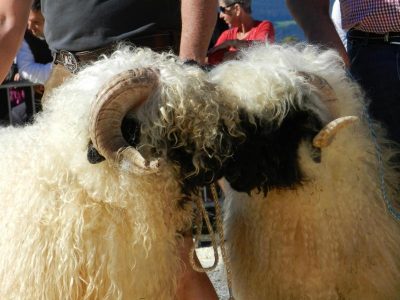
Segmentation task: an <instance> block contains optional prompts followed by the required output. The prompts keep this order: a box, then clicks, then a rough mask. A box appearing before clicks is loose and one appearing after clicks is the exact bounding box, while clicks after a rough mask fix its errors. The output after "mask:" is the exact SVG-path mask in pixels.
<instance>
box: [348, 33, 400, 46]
mask: <svg viewBox="0 0 400 300" xmlns="http://www.w3.org/2000/svg"><path fill="white" fill-rule="evenodd" d="M347 38H348V39H349V40H363V41H365V42H366V43H368V44H391V45H400V32H387V33H373V32H365V31H361V30H357V29H350V30H349V32H348V33H347Z"/></svg>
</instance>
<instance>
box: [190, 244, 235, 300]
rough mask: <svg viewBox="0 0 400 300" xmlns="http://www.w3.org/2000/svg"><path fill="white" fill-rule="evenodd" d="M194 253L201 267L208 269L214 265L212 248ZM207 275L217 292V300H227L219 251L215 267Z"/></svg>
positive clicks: (227, 295) (199, 249)
mask: <svg viewBox="0 0 400 300" xmlns="http://www.w3.org/2000/svg"><path fill="white" fill-rule="evenodd" d="M196 253H197V257H198V258H199V260H200V262H201V264H202V265H203V267H209V266H211V265H212V264H213V263H214V250H213V248H212V247H203V248H198V249H196ZM207 274H208V277H209V278H210V280H211V282H212V283H213V285H214V288H215V290H216V291H217V294H218V296H219V299H220V300H228V299H229V292H228V286H227V283H226V272H225V267H224V264H223V261H222V255H221V252H220V251H219V261H218V265H217V267H216V268H215V269H214V270H213V271H210V272H207Z"/></svg>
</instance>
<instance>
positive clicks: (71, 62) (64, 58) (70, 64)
mask: <svg viewBox="0 0 400 300" xmlns="http://www.w3.org/2000/svg"><path fill="white" fill-rule="evenodd" d="M58 54H59V57H60V60H61V61H59V62H60V63H61V64H62V65H63V66H64V67H65V68H67V69H68V71H70V72H71V73H72V74H75V73H76V72H78V70H79V63H78V60H77V58H76V57H75V55H74V54H73V53H71V52H69V51H66V50H60V51H59V52H58Z"/></svg>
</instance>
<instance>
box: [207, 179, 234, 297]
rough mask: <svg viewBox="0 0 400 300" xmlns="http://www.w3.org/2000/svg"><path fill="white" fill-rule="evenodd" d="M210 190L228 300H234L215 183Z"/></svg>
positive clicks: (229, 264) (229, 262)
mask: <svg viewBox="0 0 400 300" xmlns="http://www.w3.org/2000/svg"><path fill="white" fill-rule="evenodd" d="M210 189H211V194H212V197H213V200H214V203H215V215H216V222H217V232H218V234H219V241H220V247H221V254H222V260H223V261H224V263H225V271H226V281H227V285H228V292H229V300H235V298H234V297H233V293H232V266H231V261H230V259H229V257H228V255H227V253H226V248H225V236H224V225H223V218H222V210H221V206H220V205H219V200H218V194H217V189H216V188H215V183H212V184H210Z"/></svg>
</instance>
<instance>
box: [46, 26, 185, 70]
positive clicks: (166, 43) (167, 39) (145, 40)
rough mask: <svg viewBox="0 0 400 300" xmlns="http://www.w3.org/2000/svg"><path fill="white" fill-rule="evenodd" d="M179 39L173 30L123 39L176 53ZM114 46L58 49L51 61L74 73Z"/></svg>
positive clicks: (110, 51)
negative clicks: (85, 49)
mask: <svg viewBox="0 0 400 300" xmlns="http://www.w3.org/2000/svg"><path fill="white" fill-rule="evenodd" d="M179 41H180V37H179V34H178V33H175V32H173V31H171V32H165V33H158V34H151V35H146V36H142V37H134V38H129V39H125V40H123V42H126V43H127V44H133V45H134V46H137V47H148V48H151V49H152V50H154V51H157V52H162V51H170V50H173V51H175V52H176V53H177V52H178V49H179ZM116 46H117V43H112V44H110V45H107V46H105V47H101V48H96V49H93V50H88V51H78V52H74V51H67V50H58V51H56V52H55V53H54V54H53V63H54V64H60V65H63V66H64V67H65V68H66V69H68V71H70V72H71V73H73V74H75V73H77V72H78V71H79V70H80V69H81V68H82V67H83V66H85V65H87V64H89V63H90V62H93V61H96V60H97V59H98V58H99V57H100V56H101V55H110V54H111V53H112V52H114V50H115V49H116Z"/></svg>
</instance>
